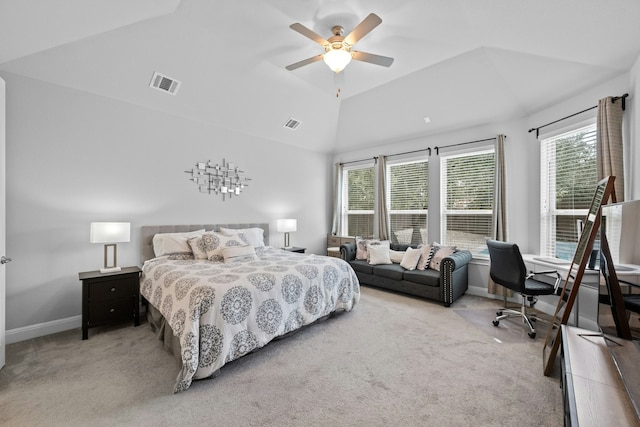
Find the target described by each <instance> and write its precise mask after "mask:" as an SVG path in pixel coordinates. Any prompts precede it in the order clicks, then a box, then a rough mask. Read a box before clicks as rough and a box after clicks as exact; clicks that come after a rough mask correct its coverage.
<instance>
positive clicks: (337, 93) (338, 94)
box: [336, 88, 340, 98]
mask: <svg viewBox="0 0 640 427" xmlns="http://www.w3.org/2000/svg"><path fill="white" fill-rule="evenodd" d="M339 96H340V88H338V91H337V92H336V98H338V97H339Z"/></svg>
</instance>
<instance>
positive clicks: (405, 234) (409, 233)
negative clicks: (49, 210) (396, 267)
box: [393, 228, 413, 245]
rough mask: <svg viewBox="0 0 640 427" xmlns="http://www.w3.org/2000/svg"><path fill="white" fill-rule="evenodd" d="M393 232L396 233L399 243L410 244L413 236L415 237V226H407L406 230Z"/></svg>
mask: <svg viewBox="0 0 640 427" xmlns="http://www.w3.org/2000/svg"><path fill="white" fill-rule="evenodd" d="M393 234H395V235H396V239H398V243H400V244H401V245H410V244H411V238H412V237H413V228H405V229H404V230H398V231H394V232H393Z"/></svg>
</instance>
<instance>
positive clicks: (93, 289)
mask: <svg viewBox="0 0 640 427" xmlns="http://www.w3.org/2000/svg"><path fill="white" fill-rule="evenodd" d="M140 271H141V270H140V269H139V268H138V267H123V268H122V270H120V271H117V272H113V273H100V271H86V272H84V273H79V274H78V277H79V279H80V280H81V281H82V339H83V340H86V339H87V338H88V337H89V328H93V327H96V326H103V325H108V324H111V323H116V322H121V321H125V320H131V319H133V324H134V325H135V326H138V325H139V324H140V305H139V301H140Z"/></svg>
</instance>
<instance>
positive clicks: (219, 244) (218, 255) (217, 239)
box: [207, 232, 246, 261]
mask: <svg viewBox="0 0 640 427" xmlns="http://www.w3.org/2000/svg"><path fill="white" fill-rule="evenodd" d="M245 245H246V244H245V243H244V242H243V241H242V240H240V238H239V237H238V235H237V234H235V235H233V236H225V235H224V234H220V233H216V232H213V233H211V245H208V246H207V259H209V260H210V261H224V256H223V255H222V249H223V248H228V247H231V246H245Z"/></svg>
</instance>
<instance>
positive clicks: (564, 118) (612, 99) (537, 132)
mask: <svg viewBox="0 0 640 427" xmlns="http://www.w3.org/2000/svg"><path fill="white" fill-rule="evenodd" d="M627 96H629V94H628V93H625V94H624V95H622V96H614V97H613V98H611V102H612V103H615V102H616V101H617V100H618V99H622V111H624V110H625V109H626V108H627V104H626V100H625V98H626V97H627ZM594 108H598V106H597V105H594V106H593V107H589V108H587V109H586V110H582V111H578V112H577V113H573V114H571V115H569V116H567V117H563V118H561V119H558V120H555V121H553V122H551V123H547V124H546V125H542V126H538V127H537V128H531V129H529V133H531V132H533V131H534V130H535V131H536V138H538V137H539V136H540V129H542V128H543V127H547V126H549V125H553V124H556V123H558V122H561V121H563V120H566V119H570V118H571V117H574V116H577V115H578V114H582V113H586V112H587V111H589V110H593V109H594Z"/></svg>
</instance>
